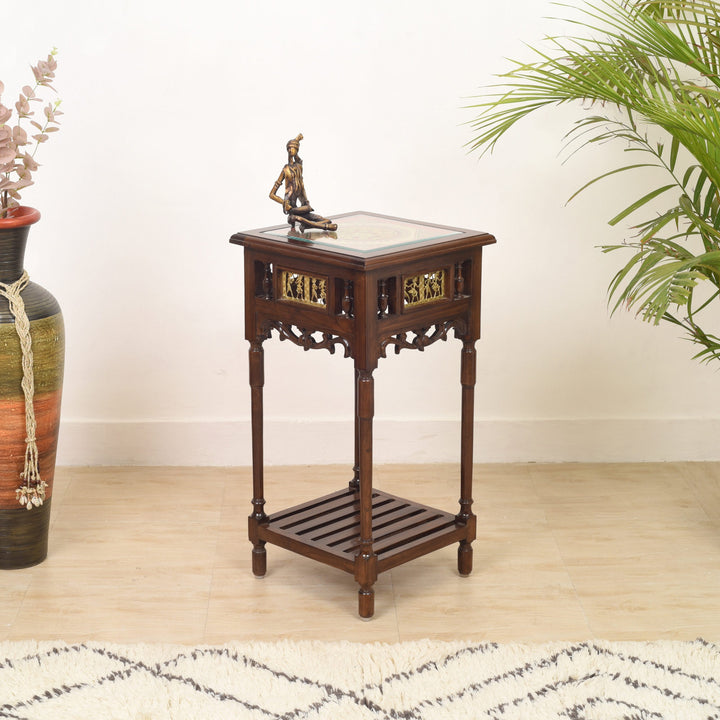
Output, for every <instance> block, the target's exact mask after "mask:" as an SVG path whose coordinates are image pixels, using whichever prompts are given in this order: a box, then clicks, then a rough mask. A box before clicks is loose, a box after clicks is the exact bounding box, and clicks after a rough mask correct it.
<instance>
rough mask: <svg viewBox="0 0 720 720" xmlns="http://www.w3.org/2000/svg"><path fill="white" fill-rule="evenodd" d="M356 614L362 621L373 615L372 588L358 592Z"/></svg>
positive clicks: (373, 596)
mask: <svg viewBox="0 0 720 720" xmlns="http://www.w3.org/2000/svg"><path fill="white" fill-rule="evenodd" d="M358 613H359V615H360V617H361V618H362V619H363V620H369V619H370V618H371V617H372V616H373V614H374V613H375V591H374V590H373V589H372V588H362V587H361V588H360V590H358Z"/></svg>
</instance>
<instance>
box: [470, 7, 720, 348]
mask: <svg viewBox="0 0 720 720" xmlns="http://www.w3.org/2000/svg"><path fill="white" fill-rule="evenodd" d="M559 7H561V8H563V9H564V11H569V12H568V13H567V14H568V15H569V16H568V17H566V18H565V19H566V20H568V21H569V22H570V23H571V24H572V25H573V27H575V28H577V29H578V33H577V34H575V33H573V35H571V36H569V37H562V38H559V37H554V38H547V47H545V46H543V48H542V49H538V48H534V49H533V52H534V53H536V55H537V57H536V60H535V61H534V62H531V63H521V62H515V63H514V65H513V68H512V69H511V70H510V71H509V72H507V73H505V74H503V75H500V76H499V78H500V82H499V83H498V84H496V85H493V86H492V87H491V88H490V89H489V92H488V93H487V94H486V95H484V96H483V97H481V98H478V99H477V100H478V102H477V103H476V104H473V105H472V106H471V107H472V108H475V109H479V111H480V112H479V115H478V116H477V117H476V119H474V120H473V121H472V123H471V124H472V127H473V130H474V138H473V140H472V142H471V145H472V148H473V149H475V150H479V151H481V152H487V151H491V150H492V149H493V147H494V146H495V144H496V143H497V141H498V140H499V139H500V138H501V137H502V136H503V135H504V133H505V132H506V131H507V130H508V129H510V128H511V127H512V126H514V125H515V123H517V122H518V121H519V120H521V119H522V118H524V117H525V116H527V115H529V114H531V113H533V112H534V111H536V110H539V109H541V108H543V107H545V106H548V105H559V104H562V103H567V102H571V101H578V102H580V103H582V105H583V107H585V108H590V110H589V111H587V110H586V111H585V112H583V114H582V116H581V117H580V119H578V120H577V121H576V122H575V123H574V125H573V127H572V128H571V129H570V132H569V133H568V134H567V135H566V140H567V142H568V143H570V146H571V147H572V148H573V149H580V148H582V147H585V146H587V145H596V144H598V143H604V142H607V141H615V140H619V141H621V142H622V143H623V145H624V150H625V151H626V152H628V153H636V154H635V155H634V156H633V157H634V158H635V161H632V162H631V161H627V162H623V163H621V164H620V167H615V168H613V169H611V170H609V171H607V172H605V173H603V174H601V175H600V176H598V177H595V178H593V179H591V180H590V181H589V182H587V183H586V184H585V185H583V187H582V188H580V189H579V190H578V192H577V193H575V195H577V194H578V193H579V192H582V191H583V190H585V189H586V188H587V187H589V186H590V185H592V184H594V183H596V182H597V181H599V180H602V179H604V178H607V177H610V176H613V175H616V174H617V173H624V172H630V171H632V172H636V171H639V170H640V169H641V168H659V170H660V176H661V177H662V181H661V182H660V183H659V184H657V186H655V182H653V186H651V187H645V188H644V189H643V190H642V191H641V194H640V196H639V197H637V198H636V199H633V202H632V203H631V204H629V205H628V206H627V207H625V208H624V209H622V210H621V211H620V212H618V213H616V214H615V215H614V217H612V219H611V220H610V221H609V223H610V225H616V224H618V223H621V222H622V221H624V220H626V219H627V220H628V222H630V223H631V224H632V228H633V230H634V235H633V238H632V240H631V241H628V242H626V243H624V244H622V245H608V246H603V250H604V251H605V252H611V251H617V250H624V251H625V252H630V253H631V256H630V258H629V260H627V262H626V263H625V265H624V266H623V267H622V268H621V269H620V270H619V271H618V272H617V274H616V275H615V277H614V278H613V280H612V282H611V283H610V287H609V294H610V298H611V303H612V307H613V311H614V310H616V309H617V308H618V307H621V306H627V307H632V308H635V309H636V310H637V312H638V314H639V315H640V317H642V318H643V319H644V320H647V321H650V322H653V323H655V324H659V323H660V321H667V322H670V323H672V324H674V325H676V326H679V327H680V328H682V330H683V331H684V334H686V336H687V337H688V338H690V339H691V340H692V341H693V342H694V343H697V345H698V352H697V354H696V355H695V357H696V358H700V359H702V360H707V361H709V360H720V337H718V336H717V335H715V334H713V333H711V332H708V331H706V330H704V329H703V328H702V327H701V325H700V324H699V323H700V322H701V321H702V322H705V321H706V318H708V319H709V316H708V315H707V314H705V315H702V320H701V318H700V317H699V315H700V314H701V313H702V311H704V310H708V309H709V308H712V307H713V303H714V301H715V300H717V299H718V298H720V195H719V194H718V189H719V188H720V5H718V3H717V2H715V0H624V1H623V0H589V2H588V3H587V4H585V5H583V6H582V7H577V6H572V5H566V4H559ZM575 13H577V15H576V14H575ZM657 173H658V171H657V170H656V171H654V172H653V173H652V174H651V177H653V178H657V177H658V174H657ZM645 177H647V176H645ZM575 195H573V197H575ZM660 203H664V204H662V205H660V207H661V208H662V209H661V210H659V211H658V209H657V208H658V205H659V204H660Z"/></svg>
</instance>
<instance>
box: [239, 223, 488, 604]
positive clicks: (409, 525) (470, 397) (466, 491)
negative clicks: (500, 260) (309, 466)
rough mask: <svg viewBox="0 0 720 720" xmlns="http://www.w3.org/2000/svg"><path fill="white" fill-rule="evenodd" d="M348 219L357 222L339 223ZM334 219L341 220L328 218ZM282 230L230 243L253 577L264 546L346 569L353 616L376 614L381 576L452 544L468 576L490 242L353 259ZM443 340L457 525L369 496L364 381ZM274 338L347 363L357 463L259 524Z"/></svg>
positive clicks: (414, 247) (425, 246) (466, 234)
mask: <svg viewBox="0 0 720 720" xmlns="http://www.w3.org/2000/svg"><path fill="white" fill-rule="evenodd" d="M353 214H355V215H357V214H358V213H350V214H348V215H353ZM362 215H366V216H369V217H375V218H382V219H383V220H384V221H385V220H395V221H398V222H400V223H403V222H411V223H413V224H414V225H416V226H423V225H427V224H425V223H417V222H416V221H403V220H400V219H398V218H388V217H387V216H378V215H372V214H370V213H362ZM342 217H346V216H338V219H339V220H340V219H341V218H342ZM283 227H284V226H277V227H275V228H261V229H259V230H253V231H248V232H242V233H237V234H235V235H233V236H232V238H231V240H230V241H231V242H232V243H234V244H238V245H242V246H243V247H244V256H245V337H246V339H247V340H248V341H249V343H250V387H251V407H252V445H253V499H252V506H253V510H252V513H251V515H250V517H249V520H248V523H249V538H250V541H251V542H252V544H253V550H252V569H253V573H254V574H255V575H257V576H259V577H261V576H263V575H264V574H265V571H266V551H265V545H266V543H271V544H274V545H278V546H280V547H283V548H286V549H288V550H291V551H293V552H296V553H298V554H300V555H304V556H306V557H309V558H312V559H314V560H317V561H319V562H322V563H325V564H327V565H330V566H333V567H336V568H338V569H340V570H344V571H345V572H348V573H351V574H352V575H353V576H354V578H355V580H356V581H357V583H358V585H359V591H358V593H359V595H358V609H359V614H360V616H361V617H363V618H369V617H371V616H372V615H373V612H374V590H373V586H374V584H375V582H376V580H377V577H378V574H379V573H381V572H384V571H386V570H389V569H390V568H393V567H396V566H398V565H401V564H403V563H405V562H407V561H409V560H412V559H413V558H417V557H420V556H421V555H425V554H427V553H430V552H433V551H434V550H437V549H439V548H442V547H444V546H447V545H450V544H452V543H455V542H457V543H459V548H458V570H459V572H460V574H461V575H468V574H469V573H470V572H471V570H472V547H471V543H472V542H473V540H474V539H475V535H476V519H475V515H474V514H473V512H472V502H473V500H472V460H473V453H472V444H473V412H474V402H473V401H474V392H475V342H476V341H477V340H478V338H479V337H480V288H481V276H482V249H483V247H484V246H485V245H489V244H491V243H494V242H495V238H494V237H493V236H492V235H488V234H487V233H482V232H475V231H471V230H462V229H458V228H449V227H445V226H436V225H432V226H429V225H428V226H427V227H428V228H429V229H430V230H433V231H439V232H438V234H439V235H440V236H442V237H437V238H432V237H429V238H428V239H424V240H421V241H419V242H413V243H409V244H407V245H403V246H393V247H381V248H378V249H376V250H373V251H352V250H343V249H341V248H340V247H336V248H332V247H327V246H325V247H323V246H321V245H320V244H318V245H314V244H313V243H307V242H299V241H297V240H294V239H292V238H291V237H282V236H278V234H277V231H278V230H280V229H281V228H283ZM340 227H341V230H342V222H340ZM430 235H432V233H430ZM326 245H327V243H326ZM288 283H291V284H288ZM405 288H409V290H407V291H406V289H405ZM406 292H407V293H409V294H406ZM451 331H452V332H454V335H455V337H457V338H459V339H460V340H461V341H462V352H461V363H460V365H461V367H460V376H461V392H462V429H461V435H462V437H461V470H460V500H459V503H460V509H459V512H458V513H457V514H455V515H452V514H450V513H448V512H445V511H442V510H437V509H434V508H429V507H425V506H422V505H418V504H417V503H414V502H412V501H410V500H405V499H403V498H397V497H394V496H391V495H388V494H386V493H383V492H380V491H379V490H377V489H376V488H374V487H373V415H374V376H373V374H374V372H375V370H376V369H377V366H378V361H379V359H380V358H381V357H386V356H387V350H388V348H393V349H394V351H395V353H399V352H401V351H406V350H419V351H424V350H425V348H426V347H428V346H429V345H431V344H432V343H434V342H437V341H439V340H447V338H448V337H449V335H450V333H451ZM273 333H276V334H277V335H278V337H279V339H280V340H290V341H291V342H293V343H295V344H297V345H299V346H300V347H302V348H303V349H304V350H313V349H325V350H328V351H329V352H334V351H335V349H336V348H342V349H343V350H344V354H345V356H346V357H352V359H353V361H354V366H355V458H354V465H353V471H352V476H351V479H350V481H349V484H347V485H346V488H345V489H343V490H340V491H338V492H336V493H333V494H331V495H328V496H326V497H323V498H318V499H315V500H310V501H309V502H307V503H305V504H303V505H300V506H297V507H293V508H290V509H288V510H283V511H281V512H279V513H275V514H272V515H270V516H268V515H266V514H265V511H264V505H265V497H264V483H263V429H262V426H263V404H262V392H263V384H264V378H263V343H264V342H265V341H266V340H268V339H269V338H270V337H272V335H273Z"/></svg>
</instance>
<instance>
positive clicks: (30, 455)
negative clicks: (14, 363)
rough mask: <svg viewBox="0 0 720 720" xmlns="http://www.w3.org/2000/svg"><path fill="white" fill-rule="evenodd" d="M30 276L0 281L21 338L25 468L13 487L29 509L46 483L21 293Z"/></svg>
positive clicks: (38, 501) (42, 497)
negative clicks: (15, 487)
mask: <svg viewBox="0 0 720 720" xmlns="http://www.w3.org/2000/svg"><path fill="white" fill-rule="evenodd" d="M28 282H30V279H29V277H28V274H27V271H23V274H22V276H21V277H20V278H19V279H18V280H16V281H15V282H14V283H12V284H11V285H6V284H5V283H0V295H2V296H3V297H4V298H7V301H8V304H9V305H10V313H11V314H12V316H13V318H15V331H16V332H17V334H18V338H20V349H21V350H22V372H23V379H22V383H21V385H22V389H23V393H24V394H25V436H26V437H25V469H24V470H23V472H22V473H21V475H20V477H21V478H22V481H23V482H22V484H21V485H20V487H19V488H18V489H17V490H16V491H15V497H16V498H17V500H18V502H19V503H20V505H22V506H23V507H26V508H27V509H28V510H32V509H33V507H39V506H40V505H42V504H43V501H44V500H45V488H46V487H47V483H46V482H44V481H43V480H42V479H41V478H40V468H39V460H38V448H37V440H36V437H35V436H36V432H37V423H36V421H35V405H34V403H33V399H34V397H35V375H34V373H33V352H32V338H31V337H30V321H29V320H28V316H27V313H26V312H25V303H24V302H23V299H22V297H20V293H21V292H22V291H23V290H24V288H25V287H26V286H27V284H28Z"/></svg>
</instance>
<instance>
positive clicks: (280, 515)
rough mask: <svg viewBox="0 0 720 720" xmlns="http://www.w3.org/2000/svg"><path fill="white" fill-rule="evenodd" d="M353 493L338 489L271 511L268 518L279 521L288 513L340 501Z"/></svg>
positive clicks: (292, 513)
mask: <svg viewBox="0 0 720 720" xmlns="http://www.w3.org/2000/svg"><path fill="white" fill-rule="evenodd" d="M354 495H355V493H353V492H352V490H349V489H347V488H346V489H344V490H340V491H338V492H334V493H331V494H330V495H325V496H324V497H320V498H315V499H314V500H309V501H308V502H305V503H302V505H295V506H293V507H291V508H286V509H285V510H280V511H278V512H276V513H273V514H272V515H270V517H269V520H270V522H272V523H276V522H279V521H281V520H284V519H285V518H286V517H288V515H294V514H295V513H298V512H302V511H303V510H312V509H313V508H317V507H321V506H322V505H324V504H326V503H328V502H332V501H333V500H335V499H338V500H340V501H342V500H344V499H345V498H347V497H348V496H349V497H353V496H354Z"/></svg>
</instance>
